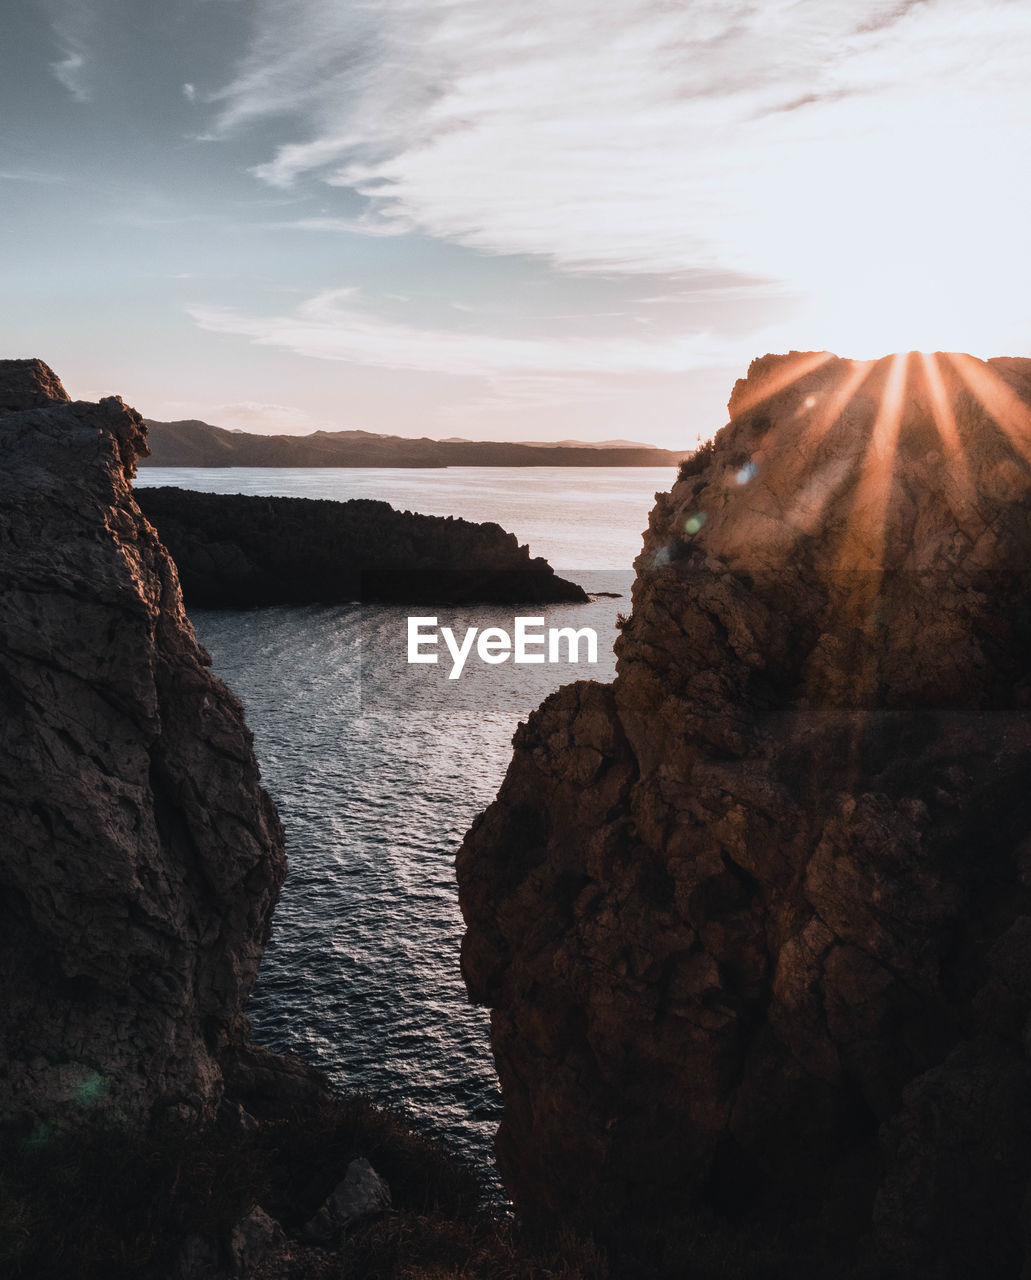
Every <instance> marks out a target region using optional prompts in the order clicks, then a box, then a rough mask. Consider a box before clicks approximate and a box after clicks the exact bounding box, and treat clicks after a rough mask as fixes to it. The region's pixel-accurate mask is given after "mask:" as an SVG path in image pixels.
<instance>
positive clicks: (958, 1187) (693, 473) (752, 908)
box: [458, 353, 1031, 1277]
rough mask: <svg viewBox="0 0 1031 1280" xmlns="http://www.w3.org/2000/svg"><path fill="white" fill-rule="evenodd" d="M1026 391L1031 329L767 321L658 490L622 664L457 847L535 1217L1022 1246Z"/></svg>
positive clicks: (808, 1240) (798, 1251)
mask: <svg viewBox="0 0 1031 1280" xmlns="http://www.w3.org/2000/svg"><path fill="white" fill-rule="evenodd" d="M1029 404H1031V361H1019V360H1000V361H992V362H989V363H987V364H986V363H983V362H980V361H975V360H972V359H971V358H970V357H962V356H957V357H922V356H918V355H916V354H913V355H911V356H909V357H894V358H889V359H887V360H884V361H880V362H878V363H876V364H869V365H859V364H857V363H855V362H850V361H845V360H838V359H836V358H834V357H831V356H830V355H828V354H827V353H814V354H810V355H802V354H799V353H792V355H791V356H789V357H775V356H767V357H765V358H764V359H762V360H757V361H755V362H753V364H752V366H751V368H750V370H749V374H748V377H747V379H744V380H742V381H739V382H738V383H737V385H736V386H735V388H734V394H733V396H732V398H731V402H730V411H731V421H730V423H729V425H728V426H726V427H725V428H724V429H723V431H721V432H720V433H719V434H718V435H717V437H716V439H715V442H714V446H713V447H712V448H710V449H706V450H703V451H701V452H700V453H699V455H698V457H697V458H696V459H694V460H692V461H691V462H689V463H686V464H685V465H684V467H683V468H682V471H681V478H680V480H679V481H678V483H677V484H675V485H674V487H673V489H672V491H671V492H670V493H669V494H666V495H660V497H659V499H658V502H657V504H656V507H655V509H654V511H653V513H652V517H651V523H650V528H649V531H648V534H647V535H646V541H645V546H644V550H643V552H642V554H641V556H640V557H639V559H638V561H637V563H636V570H637V582H636V585H635V588H634V606H633V614H632V616H631V618H630V620H629V622H628V624H627V625H626V626H625V627H624V629H623V632H622V635H621V638H620V640H619V641H618V642H617V654H618V657H619V664H618V676H617V679H616V682H615V683H614V684H613V685H611V686H600V685H596V684H590V683H581V684H576V685H571V686H568V687H566V688H564V689H562V690H560V691H559V692H558V693H556V694H554V695H553V696H552V697H551V698H549V699H548V700H547V701H546V702H545V703H544V704H543V706H542V707H541V708H540V709H539V710H538V711H536V712H535V713H534V714H533V716H531V718H530V721H529V723H528V724H526V725H523V726H521V727H520V729H519V731H518V733H517V734H516V738H515V754H514V757H513V760H512V763H511V765H510V767H509V771H508V775H507V777H506V779H505V782H504V785H503V786H502V788H501V791H500V793H499V796H498V799H497V801H496V803H495V804H493V805H492V806H491V807H490V808H489V809H488V810H487V811H486V813H485V814H484V815H482V816H481V817H480V819H478V821H477V822H476V823H475V824H474V826H473V828H472V830H471V832H470V833H469V835H468V836H467V838H466V842H465V844H464V846H463V848H462V850H461V852H460V854H459V859H458V874H459V886H460V894H461V902H462V908H463V912H464V914H465V918H466V921H467V926H468V931H467V934H466V938H465V943H464V948H463V968H464V973H465V976H466V981H467V984H468V988H469V992H470V995H471V996H472V998H473V999H475V1000H478V1001H480V1002H482V1003H485V1004H488V1005H490V1006H491V1008H492V1025H493V1045H494V1051H495V1056H496V1060H497V1065H498V1071H499V1075H500V1079H501V1084H502V1090H503V1095H504V1102H505V1111H504V1118H503V1121H502V1125H501V1129H500V1132H499V1134H498V1141H497V1149H498V1156H499V1161H500V1164H501V1169H502V1173H503V1176H504V1178H505V1181H506V1184H507V1186H508V1188H509V1190H510V1192H511V1193H512V1195H513V1196H514V1198H515V1201H516V1204H517V1206H518V1207H519V1208H520V1210H521V1211H522V1212H523V1213H524V1215H525V1216H526V1217H528V1218H530V1219H532V1220H536V1221H544V1222H551V1223H555V1222H558V1221H568V1220H570V1219H571V1220H573V1221H574V1222H576V1223H578V1224H580V1225H581V1226H586V1227H588V1228H592V1229H595V1230H597V1231H599V1232H600V1233H601V1234H603V1235H605V1236H607V1237H608V1238H610V1239H611V1238H614V1237H617V1236H618V1235H619V1234H620V1233H626V1232H629V1233H635V1232H636V1233H640V1232H647V1231H649V1230H658V1231H662V1230H663V1229H664V1228H668V1227H669V1224H671V1223H673V1222H674V1221H675V1220H676V1219H677V1217H678V1215H680V1214H682V1213H684V1212H685V1211H695V1210H698V1209H699V1208H702V1207H704V1208H707V1209H713V1208H714V1209H715V1210H716V1211H717V1212H718V1213H722V1214H725V1215H730V1216H731V1217H733V1218H734V1219H735V1220H736V1221H738V1222H739V1223H742V1224H744V1223H751V1224H753V1225H754V1224H759V1229H760V1232H762V1231H764V1230H765V1231H766V1233H767V1236H766V1238H771V1237H772V1236H773V1235H774V1234H777V1235H781V1234H783V1233H785V1232H786V1233H787V1238H788V1239H789V1240H792V1241H793V1242H794V1243H793V1245H792V1249H793V1256H794V1257H796V1258H797V1260H798V1268H797V1270H796V1274H804V1273H805V1266H804V1259H805V1257H806V1256H808V1254H807V1250H810V1251H812V1252H814V1253H819V1252H820V1250H821V1249H822V1250H823V1256H824V1257H826V1255H827V1253H828V1251H829V1252H830V1254H832V1255H833V1254H835V1252H836V1256H837V1257H838V1258H839V1259H844V1258H847V1257H850V1256H851V1255H852V1254H853V1253H854V1252H855V1251H856V1250H857V1249H859V1248H860V1247H865V1248H869V1249H871V1250H873V1254H874V1256H875V1257H876V1258H877V1259H879V1262H878V1263H877V1265H878V1266H881V1267H883V1268H885V1269H884V1270H880V1271H877V1272H876V1274H884V1275H887V1274H890V1275H927V1276H935V1277H939V1276H940V1277H946V1276H956V1277H960V1276H973V1275H999V1276H1004V1275H1005V1276H1016V1275H1018V1274H1020V1269H1021V1265H1022V1263H1023V1260H1024V1259H1025V1257H1026V1256H1028V1249H1027V1245H1028V1235H1027V1228H1028V1225H1029V1220H1028V1218H1027V1217H1026V1213H1027V1210H1026V1205H1027V1204H1028V1203H1029V1201H1028V1194H1029V1191H1031V1104H1029V1099H1031V1072H1029V1063H1028V1050H1027V1047H1026V1038H1025V1037H1026V1029H1027V1027H1028V1026H1029V1025H1031V1023H1029V1015H1031V976H1029V975H1031V892H1029V877H1031V792H1029V788H1028V785H1027V779H1028V776H1029V773H1031V715H1029V710H1028V709H1029V707H1031V647H1029V641H1031V605H1029V600H1031V594H1029V590H1028V588H1029V574H1031V466H1029V457H1031V409H1029ZM764 1224H765V1225H764ZM814 1265H815V1264H814ZM821 1274H822V1273H821Z"/></svg>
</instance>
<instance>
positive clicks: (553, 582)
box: [136, 488, 588, 609]
mask: <svg viewBox="0 0 1031 1280" xmlns="http://www.w3.org/2000/svg"><path fill="white" fill-rule="evenodd" d="M136 501H137V502H138V503H139V505H140V507H141V509H142V510H143V513H144V515H145V516H146V517H147V519H148V520H151V521H152V522H153V523H154V525H156V527H157V530H158V533H159V534H160V536H161V539H162V541H163V542H164V544H165V545H166V546H167V547H168V550H169V551H170V552H171V554H172V556H173V558H174V560H175V563H176V566H177V568H178V570H179V578H180V581H181V582H182V588H183V594H184V596H185V597H186V602H187V604H188V605H190V606H192V607H196V608H223V609H224V608H246V607H248V606H252V605H272V604H315V603H319V604H338V603H343V602H346V601H351V600H364V601H390V602H395V603H400V604H434V605H446V604H471V603H477V604H510V603H523V602H531V601H532V602H541V603H544V602H551V601H571V602H574V603H581V602H586V600H587V598H588V597H587V595H586V594H585V593H584V591H583V590H582V589H581V588H580V587H578V586H577V585H576V584H575V583H573V582H567V581H566V579H564V578H560V577H558V576H557V575H556V573H555V572H554V570H553V569H552V567H551V565H549V564H548V562H547V561H546V560H543V559H541V558H540V557H539V556H538V557H536V558H531V556H530V553H529V551H528V549H527V548H526V547H525V546H523V547H521V546H520V545H519V543H518V542H517V540H516V537H515V534H512V533H506V532H505V530H504V529H502V528H501V526H500V525H497V524H476V523H474V522H473V521H470V520H460V519H458V520H456V519H453V518H452V517H446V518H445V517H443V516H426V515H418V514H416V513H414V512H411V511H395V510H394V508H393V507H391V506H390V505H389V503H386V502H376V501H372V500H370V499H352V500H351V501H349V502H331V501H327V500H324V499H316V498H278V497H277V498H265V497H252V496H247V495H243V494H236V493H230V494H221V493H195V492H193V491H191V490H188V489H172V488H158V489H143V488H141V489H138V490H137V491H136Z"/></svg>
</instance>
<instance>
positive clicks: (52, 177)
mask: <svg viewBox="0 0 1031 1280" xmlns="http://www.w3.org/2000/svg"><path fill="white" fill-rule="evenodd" d="M67 181H68V179H67V178H66V177H65V176H64V175H63V174H60V173H44V172H41V171H40V170H38V169H0V182H38V183H41V184H43V185H45V186H49V185H51V184H52V183H56V182H67Z"/></svg>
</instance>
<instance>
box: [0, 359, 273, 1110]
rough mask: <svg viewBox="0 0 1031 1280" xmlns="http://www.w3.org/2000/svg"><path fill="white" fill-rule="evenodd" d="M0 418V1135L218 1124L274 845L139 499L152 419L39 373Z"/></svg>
mask: <svg viewBox="0 0 1031 1280" xmlns="http://www.w3.org/2000/svg"><path fill="white" fill-rule="evenodd" d="M0 406H2V409H3V412H2V414H0V456H2V458H3V466H2V468H0V586H2V592H3V609H2V611H0V830H2V832H3V835H2V841H3V859H2V862H0V1027H2V1034H0V1046H2V1047H0V1119H2V1120H7V1119H9V1118H11V1117H15V1116H20V1117H24V1116H25V1115H36V1116H37V1117H40V1118H44V1119H47V1120H54V1121H57V1122H58V1123H65V1122H67V1123H76V1122H78V1121H79V1120H81V1119H82V1118H83V1117H85V1116H86V1115H88V1114H89V1112H90V1111H91V1110H92V1109H94V1108H96V1107H102V1108H103V1110H104V1111H105V1113H106V1114H108V1115H114V1116H120V1117H123V1118H134V1119H147V1118H150V1117H153V1118H155V1119H157V1118H160V1117H169V1116H178V1117H183V1118H192V1119H202V1118H206V1117H210V1116H211V1115H212V1114H213V1113H214V1112H215V1110H216V1108H217V1107H218V1105H219V1102H220V1100H221V1097H222V1093H223V1063H224V1062H227V1061H228V1060H229V1059H231V1058H238V1057H246V1055H247V1053H248V1052H249V1051H248V1050H247V1049H246V1045H245V1037H246V1030H247V1024H246V1020H245V1018H244V1015H243V1012H242V1010H243V1005H244V1001H245V1000H246V998H247V995H248V994H249V992H250V989H251V986H252V984H253V982H254V978H255V975H256V972H257V968H258V961H259V959H260V956H261V951H262V946H263V943H264V941H265V938H266V935H267V932H268V928H269V919H270V915H271V912H272V908H273V906H274V905H275V902H276V899H277V896H278V893H279V887H280V884H281V882H282V879H283V874H284V867H285V859H284V853H283V835H282V830H281V828H280V824H279V820H278V818H277V816H276V813H275V809H274V808H273V805H272V803H271V801H270V800H269V798H268V796H267V795H266V794H265V792H264V791H263V790H262V789H261V787H260V786H259V785H258V767H257V764H256V762H255V759H254V754H253V751H252V749H251V735H250V733H249V731H248V730H247V727H246V725H245V723H244V717H243V710H242V708H241V706H240V704H239V702H238V701H237V700H236V698H235V697H234V696H233V695H232V694H231V693H230V692H229V690H228V689H226V688H225V686H224V685H222V684H221V683H220V682H219V681H218V680H216V679H215V678H214V677H213V676H212V675H211V673H210V671H209V670H208V667H209V663H210V659H209V658H208V655H207V654H206V653H205V651H204V650H203V649H202V648H201V647H200V645H199V644H198V643H197V641H196V639H195V637H194V633H193V628H192V627H191V625H190V623H189V621H188V619H187V618H186V615H185V613H184V612H183V605H182V598H181V596H180V592H179V583H178V579H177V577H176V571H175V566H174V565H173V564H172V561H171V560H170V559H169V557H168V554H167V552H166V551H165V549H164V548H163V547H162V546H161V544H160V542H159V541H158V539H157V536H156V535H155V533H154V530H153V528H152V527H151V526H150V525H149V524H148V523H147V521H146V520H144V519H143V517H142V516H141V514H140V511H139V508H138V507H137V506H136V503H135V501H134V499H133V494H132V488H131V484H130V481H131V479H132V476H133V474H134V472H135V463H136V459H137V457H138V456H139V454H141V453H144V452H146V442H145V431H144V428H143V427H142V420H141V419H140V417H139V415H138V414H137V413H135V412H134V411H133V410H132V409H129V408H127V407H126V406H125V405H124V404H123V403H122V402H121V400H119V399H117V398H109V399H106V400H103V401H101V402H100V403H99V404H85V403H71V402H69V400H68V397H67V395H66V394H65V392H64V390H63V388H62V387H61V385H60V383H59V381H58V380H57V378H56V376H55V375H54V374H53V372H52V371H51V370H50V369H48V368H47V366H46V365H44V364H42V363H41V362H40V361H2V362H0ZM258 1056H259V1057H261V1056H262V1055H261V1054H260V1053H259V1054H258Z"/></svg>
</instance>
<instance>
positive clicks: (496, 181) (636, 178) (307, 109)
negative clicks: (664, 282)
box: [216, 0, 1031, 315]
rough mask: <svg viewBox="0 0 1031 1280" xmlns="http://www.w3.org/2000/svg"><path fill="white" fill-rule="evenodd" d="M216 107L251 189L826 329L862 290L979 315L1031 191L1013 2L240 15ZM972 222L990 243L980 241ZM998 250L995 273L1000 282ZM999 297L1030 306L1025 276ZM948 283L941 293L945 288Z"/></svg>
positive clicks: (711, 0)
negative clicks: (261, 147) (251, 176)
mask: <svg viewBox="0 0 1031 1280" xmlns="http://www.w3.org/2000/svg"><path fill="white" fill-rule="evenodd" d="M256 13H257V16H256V23H255V28H254V32H253V35H252V39H251V43H250V49H249V52H248V54H247V56H246V58H245V59H244V60H243V62H242V64H241V65H240V67H239V68H238V73H237V75H236V76H235V78H234V79H233V80H232V82H231V83H230V84H229V85H227V86H226V88H225V89H224V90H222V92H221V93H220V94H218V95H217V103H218V107H219V112H220V115H219V120H218V123H217V126H216V130H217V131H219V132H221V133H222V134H223V135H224V134H227V133H231V132H232V131H234V130H238V129H241V128H243V127H245V126H247V125H248V124H252V123H254V122H255V121H259V120H261V121H265V122H266V125H267V126H268V127H269V128H272V129H274V132H275V133H276V134H277V135H278V136H279V138H280V139H281V142H280V144H279V145H278V146H276V147H275V148H274V149H273V151H272V154H271V155H270V156H269V157H268V159H266V160H265V161H264V162H263V163H261V164H259V165H258V166H257V167H256V168H255V170H254V172H255V174H256V175H257V176H258V177H259V178H260V179H261V180H262V181H264V182H266V183H269V184H271V185H273V186H279V187H286V186H290V185H291V184H295V183H298V182H310V181H312V180H313V179H315V180H319V181H322V182H325V183H328V184H329V185H331V186H334V185H335V186H339V187H343V188H348V189H349V190H350V191H353V192H357V193H358V194H360V195H362V196H364V197H365V198H366V199H367V200H368V201H369V202H370V204H371V207H372V208H373V210H380V211H382V212H383V213H384V214H385V217H386V221H387V223H388V225H411V226H413V227H415V228H417V229H419V230H420V231H421V232H423V233H427V234H429V235H430V236H433V237H437V238H440V239H444V240H448V241H452V242H458V243H461V244H463V245H466V246H471V247H473V248H474V249H477V250H480V251H483V252H489V253H493V254H530V255H535V256H540V257H544V258H546V259H550V260H551V261H552V262H554V263H556V264H557V265H558V266H559V267H560V268H563V269H565V270H567V271H576V272H585V271H592V272H599V271H605V272H612V271H619V272H627V273H644V272H650V273H663V272H670V273H681V272H685V271H690V270H695V269H698V268H717V269H728V270H734V271H738V272H743V273H748V274H752V275H756V276H760V277H765V278H773V279H777V280H782V281H785V282H787V283H788V284H789V286H791V287H792V288H797V289H799V290H804V291H806V292H808V293H810V294H812V295H813V296H814V297H817V298H820V299H822V300H823V303H824V307H825V312H826V314H827V315H831V314H832V313H834V312H835V308H838V309H840V308H841V307H842V306H850V307H851V308H852V310H853V311H854V310H855V306H856V304H855V302H854V297H855V296H856V294H857V291H858V295H861V297H862V303H861V305H862V306H863V307H864V308H871V307H873V306H874V304H875V296H874V294H873V293H872V292H871V291H870V289H869V287H868V286H869V285H870V282H871V281H876V284H877V287H878V288H883V287H884V285H885V281H887V283H888V284H889V285H890V286H891V287H893V288H894V290H895V291H896V292H902V293H906V294H910V293H914V292H918V291H922V290H925V289H926V288H927V287H928V282H930V285H931V287H932V289H934V288H936V287H937V286H936V285H935V284H934V282H935V279H936V277H937V276H939V275H941V274H942V273H943V271H952V270H953V269H954V264H955V259H956V258H957V257H958V256H960V255H959V254H958V253H957V248H958V246H959V245H961V244H962V243H963V242H964V241H965V240H966V239H968V238H969V237H970V236H971V235H978V236H979V237H981V239H982V240H984V241H985V244H984V252H985V254H986V260H985V261H983V262H982V264H981V267H982V268H983V270H981V269H977V270H975V268H974V267H973V266H972V265H970V264H972V261H973V255H970V254H968V255H967V262H968V268H969V269H967V270H966V272H965V275H964V276H963V278H962V279H961V280H960V281H959V282H958V289H957V290H955V291H954V292H955V298H954V300H953V302H952V303H949V302H948V299H946V303H947V304H948V305H954V306H955V307H956V308H957V312H964V313H967V314H969V313H970V312H971V310H976V309H981V310H984V309H985V308H986V307H990V306H994V305H995V302H996V299H995V296H994V293H993V292H991V291H992V290H994V292H995V293H997V292H998V284H997V283H996V284H991V285H989V284H987V283H986V281H990V280H991V279H993V278H994V277H993V273H997V272H999V271H1000V270H1001V271H1002V273H1003V276H1006V275H1010V277H1011V278H1012V272H1013V270H1014V264H1013V262H1012V261H1007V255H1006V254H1003V253H1002V252H1001V250H1000V249H999V245H1000V244H1003V243H1009V244H1010V245H1011V246H1012V245H1016V244H1019V243H1021V242H1022V240H1023V231H1022V227H1023V226H1024V225H1026V222H1027V220H1028V217H1029V216H1031V182H1029V179H1028V177H1027V176H1026V175H1024V174H1023V173H1022V172H1020V171H1019V170H1020V166H1019V162H1018V161H1017V160H1016V157H1017V156H1019V155H1020V154H1022V151H1023V147H1024V138H1025V133H1026V121H1027V119H1028V116H1029V114H1031V81H1029V79H1028V77H1027V74H1026V67H1027V65H1028V61H1029V59H1031V9H1029V7H1028V6H1027V5H1025V4H1021V3H1018V2H1017V0H976V2H975V0H926V2H923V3H912V2H904V3H901V4H899V3H891V2H886V0H847V2H846V0H836V2H835V0H765V2H764V3H762V4H756V3H752V2H750V0H729V2H728V0H692V2H691V3H683V4H669V3H665V2H663V0H613V3H611V4H609V5H605V6H604V7H603V6H601V5H600V4H599V3H598V0H565V2H564V3H563V4H561V5H555V4H554V3H553V0H523V2H522V3H520V4H519V5H518V6H505V5H484V4H482V3H478V2H476V0H379V2H378V3H377V5H375V6H368V5H364V4H357V3H354V4H345V3H341V2H340V0H259V3H258V6H257V11H256ZM986 224H990V225H991V234H990V235H987V236H986V235H985V231H986ZM1012 256H1013V255H1012V251H1011V252H1010V253H1009V255H1008V257H1009V258H1010V259H1012ZM1017 270H1018V274H1019V277H1020V278H1019V281H1016V280H1015V281H1014V282H1013V283H1014V286H1015V288H1016V289H1019V290H1022V291H1023V292H1024V293H1025V295H1031V264H1028V265H1025V266H1022V267H1019V268H1017ZM961 274H962V272H961Z"/></svg>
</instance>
